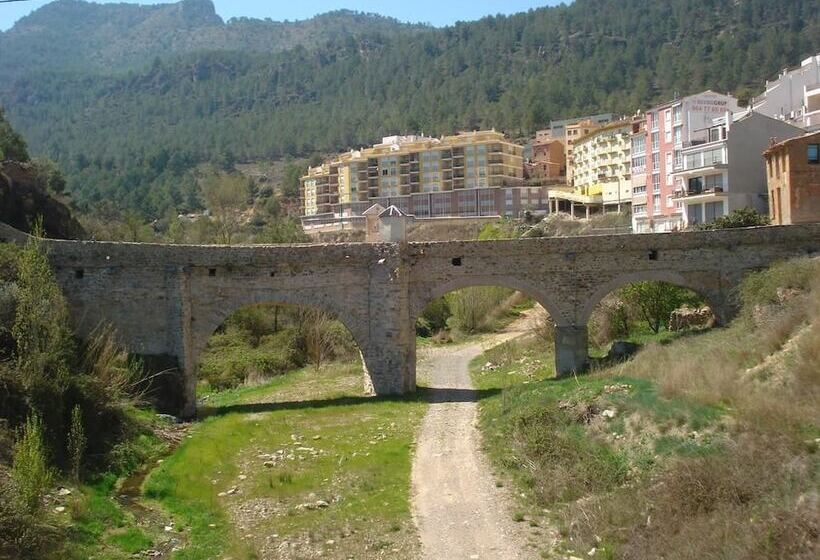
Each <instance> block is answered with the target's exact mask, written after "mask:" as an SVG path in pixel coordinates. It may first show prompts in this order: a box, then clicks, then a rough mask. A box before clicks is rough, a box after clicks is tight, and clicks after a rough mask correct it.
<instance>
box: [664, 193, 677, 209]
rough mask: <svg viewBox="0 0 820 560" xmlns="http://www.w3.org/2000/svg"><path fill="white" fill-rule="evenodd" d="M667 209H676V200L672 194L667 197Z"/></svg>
mask: <svg viewBox="0 0 820 560" xmlns="http://www.w3.org/2000/svg"><path fill="white" fill-rule="evenodd" d="M666 207H667V208H674V207H675V199H674V197H673V196H672V195H671V194H670V195H667V196H666Z"/></svg>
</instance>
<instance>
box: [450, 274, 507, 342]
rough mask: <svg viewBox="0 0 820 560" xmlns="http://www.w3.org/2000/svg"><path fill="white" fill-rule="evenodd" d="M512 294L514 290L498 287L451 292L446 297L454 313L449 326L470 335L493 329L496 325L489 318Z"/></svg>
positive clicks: (482, 287) (480, 287) (481, 287)
mask: <svg viewBox="0 0 820 560" xmlns="http://www.w3.org/2000/svg"><path fill="white" fill-rule="evenodd" d="M512 293H513V292H512V290H509V289H507V288H500V287H497V286H479V287H475V288H464V289H463V290H458V291H455V292H451V293H450V294H448V295H447V296H446V298H447V303H448V305H449V307H450V311H451V312H452V315H451V317H450V318H449V320H448V326H450V327H452V328H455V329H457V330H459V331H461V332H463V333H468V334H469V333H475V332H481V331H486V330H489V329H492V328H493V326H494V325H493V324H492V322H491V321H488V318H490V316H491V313H492V312H493V310H495V308H497V307H498V306H499V305H500V304H501V303H502V302H503V301H504V300H506V299H507V298H508V297H509V296H510V295H511V294H512Z"/></svg>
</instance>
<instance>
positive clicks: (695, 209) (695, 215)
mask: <svg viewBox="0 0 820 560" xmlns="http://www.w3.org/2000/svg"><path fill="white" fill-rule="evenodd" d="M702 214H703V204H692V205H690V206H687V207H686V215H687V218H688V221H689V225H697V224H699V223H701V221H702V219H701V216H702Z"/></svg>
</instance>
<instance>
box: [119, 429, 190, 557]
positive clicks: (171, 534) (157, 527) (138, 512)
mask: <svg viewBox="0 0 820 560" xmlns="http://www.w3.org/2000/svg"><path fill="white" fill-rule="evenodd" d="M180 441H181V440H179V441H169V442H168V449H167V450H166V451H165V452H164V453H163V454H162V455H160V456H159V457H155V458H154V460H153V461H154V462H149V463H146V464H144V465H142V466H141V467H140V468H139V469H138V470H137V471H136V472H134V473H133V474H131V475H130V476H128V477H126V478H124V479H122V481H121V482H120V483H119V484H118V486H117V489H116V492H115V496H114V497H115V499H116V501H117V503H118V504H119V505H120V506H121V507H122V508H123V509H124V510H125V511H127V512H129V513H130V514H131V515H133V516H134V521H135V523H136V525H137V527H139V528H140V529H142V530H143V531H144V532H145V533H146V534H147V535H148V536H149V537H150V538H152V539H154V546H153V548H152V549H150V550H146V551H143V554H144V555H146V556H147V557H150V558H168V557H170V556H171V554H173V552H174V551H175V550H177V549H179V548H182V547H184V546H185V543H186V541H187V539H188V535H187V534H186V533H185V532H181V531H178V530H177V529H176V527H175V526H174V525H173V521H172V517H171V516H170V515H169V514H168V513H166V512H165V511H163V510H162V509H161V507H160V506H159V505H158V504H156V503H153V502H147V501H146V500H145V499H144V497H143V495H142V485H143V484H144V483H145V480H146V479H147V478H148V476H149V475H150V474H151V472H152V471H153V470H154V469H155V468H156V467H157V466H158V465H159V462H160V461H162V460H164V459H165V458H167V457H169V456H171V455H172V454H173V453H174V451H176V449H177V447H178V446H179V444H180ZM168 527H172V530H170V531H168V530H166V529H167V528H168Z"/></svg>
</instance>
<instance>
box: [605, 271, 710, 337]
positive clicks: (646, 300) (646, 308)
mask: <svg viewBox="0 0 820 560" xmlns="http://www.w3.org/2000/svg"><path fill="white" fill-rule="evenodd" d="M619 297H620V299H622V300H623V301H625V302H626V303H627V305H629V306H630V307H631V308H632V309H633V310H635V311H636V312H637V314H638V316H639V317H640V318H641V320H643V321H645V322H646V325H647V326H648V327H649V328H650V329H651V330H652V332H654V333H657V332H658V331H660V329H661V327H662V326H664V325H665V324H666V322H667V321H668V320H669V315H670V314H671V313H672V312H673V311H674V310H675V309H677V308H679V307H681V306H682V305H684V304H691V305H696V304H698V303H700V302H699V301H698V298H697V297H696V296H694V295H693V294H692V293H691V292H690V291H689V290H686V289H684V288H679V287H677V286H673V285H672V284H667V283H666V282H635V283H632V284H630V285H628V286H626V287H625V288H622V289H621V290H620V292H619Z"/></svg>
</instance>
